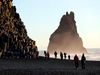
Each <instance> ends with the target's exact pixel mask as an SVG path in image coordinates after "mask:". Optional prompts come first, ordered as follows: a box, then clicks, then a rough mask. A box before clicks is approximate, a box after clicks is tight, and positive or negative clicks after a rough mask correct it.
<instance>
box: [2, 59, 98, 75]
mask: <svg viewBox="0 0 100 75" xmlns="http://www.w3.org/2000/svg"><path fill="white" fill-rule="evenodd" d="M80 66H81V65H80ZM0 75H100V62H99V61H87V62H86V69H85V70H82V69H81V67H79V68H78V70H76V69H75V67H74V62H73V61H72V60H71V61H69V60H59V59H48V60H45V59H44V58H39V59H38V60H36V59H16V60H15V59H9V60H8V59H0Z"/></svg>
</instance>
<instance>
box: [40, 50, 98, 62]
mask: <svg viewBox="0 0 100 75" xmlns="http://www.w3.org/2000/svg"><path fill="white" fill-rule="evenodd" d="M45 51H46V50H45ZM43 52H44V50H40V51H39V55H40V56H44V54H43ZM87 52H88V54H85V56H86V59H87V60H91V61H100V48H87ZM68 55H70V56H71V59H72V60H73V58H74V54H67V56H68ZM77 55H78V57H79V59H81V54H77ZM50 57H51V58H54V55H50ZM59 58H60V56H59V54H58V59H59ZM67 59H68V57H67Z"/></svg>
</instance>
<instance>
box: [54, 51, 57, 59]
mask: <svg viewBox="0 0 100 75" xmlns="http://www.w3.org/2000/svg"><path fill="white" fill-rule="evenodd" d="M54 56H55V59H56V58H57V52H56V51H55V52H54Z"/></svg>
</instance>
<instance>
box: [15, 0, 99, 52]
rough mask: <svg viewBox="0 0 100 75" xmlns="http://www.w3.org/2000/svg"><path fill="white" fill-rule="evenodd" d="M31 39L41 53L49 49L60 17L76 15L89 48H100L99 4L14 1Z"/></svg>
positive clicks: (89, 1)
mask: <svg viewBox="0 0 100 75" xmlns="http://www.w3.org/2000/svg"><path fill="white" fill-rule="evenodd" d="M13 5H15V6H16V8H17V12H18V13H19V14H20V17H21V19H22V21H23V22H24V25H25V27H26V29H27V33H28V35H29V37H31V38H32V39H33V40H35V41H36V45H37V46H38V49H39V50H45V49H47V46H48V43H49V38H50V35H51V34H52V33H53V32H54V31H55V30H56V29H57V28H58V26H59V22H60V19H61V17H62V16H63V15H64V14H66V12H70V11H73V12H74V13H75V20H76V25H77V30H78V33H79V35H80V37H81V38H82V40H83V45H84V47H86V48H100V41H99V39H100V0H13Z"/></svg>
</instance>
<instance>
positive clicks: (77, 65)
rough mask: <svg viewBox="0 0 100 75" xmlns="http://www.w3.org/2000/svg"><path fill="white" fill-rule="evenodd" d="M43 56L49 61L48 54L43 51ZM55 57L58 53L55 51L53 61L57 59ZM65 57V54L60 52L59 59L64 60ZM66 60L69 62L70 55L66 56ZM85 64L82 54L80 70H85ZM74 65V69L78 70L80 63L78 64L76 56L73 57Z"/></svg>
mask: <svg viewBox="0 0 100 75" xmlns="http://www.w3.org/2000/svg"><path fill="white" fill-rule="evenodd" d="M44 55H45V58H46V59H49V57H50V54H49V52H46V51H44ZM57 55H58V53H57V52H56V51H55V52H54V56H55V59H57ZM66 57H67V54H66V53H62V52H60V59H61V60H63V59H66ZM68 60H70V55H68ZM85 62H86V57H85V55H84V53H83V54H82V57H81V67H82V69H85ZM74 63H75V68H76V69H78V67H79V63H80V62H79V57H78V56H77V54H76V55H75V56H74Z"/></svg>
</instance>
